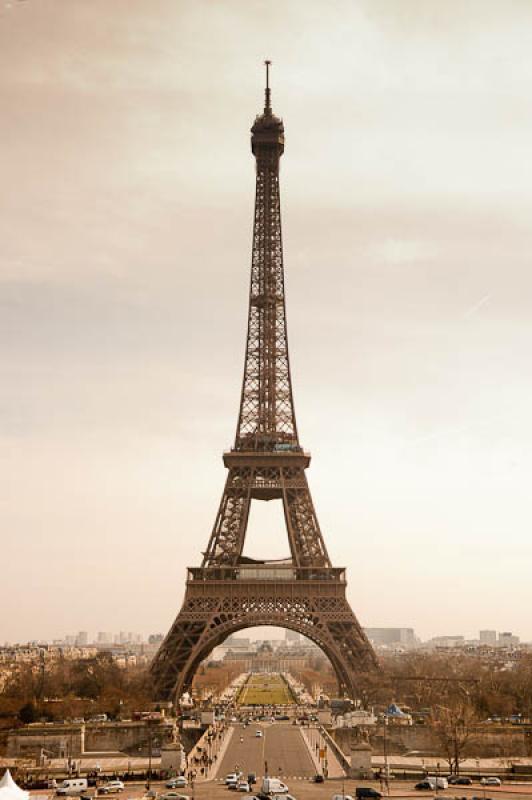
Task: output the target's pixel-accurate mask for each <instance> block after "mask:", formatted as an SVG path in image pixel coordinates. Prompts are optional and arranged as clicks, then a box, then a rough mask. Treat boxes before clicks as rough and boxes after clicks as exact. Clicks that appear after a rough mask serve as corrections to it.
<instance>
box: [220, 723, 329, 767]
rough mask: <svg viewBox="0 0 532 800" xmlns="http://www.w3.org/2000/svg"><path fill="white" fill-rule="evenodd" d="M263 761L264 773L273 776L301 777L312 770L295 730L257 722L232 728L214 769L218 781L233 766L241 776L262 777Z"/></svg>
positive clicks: (288, 726)
mask: <svg viewBox="0 0 532 800" xmlns="http://www.w3.org/2000/svg"><path fill="white" fill-rule="evenodd" d="M258 730H260V731H262V738H260V739H259V738H257V737H256V736H255V733H256V731H258ZM241 738H242V739H243V741H240V739H241ZM265 762H267V763H268V774H269V775H275V776H276V777H281V776H284V777H287V778H288V777H298V778H305V777H311V776H312V775H314V773H315V771H316V770H315V768H314V764H313V762H312V759H311V757H310V754H309V751H308V748H307V745H306V744H305V742H304V741H303V737H302V736H301V731H300V730H299V728H298V727H295V726H294V725H291V724H290V723H285V722H274V723H272V724H263V723H259V724H258V725H248V727H247V728H242V726H237V727H236V729H235V731H234V733H233V736H232V739H231V741H230V743H229V746H228V748H227V750H226V752H225V755H224V757H223V760H222V763H221V764H220V767H219V769H218V778H224V777H225V776H226V775H227V774H228V773H229V772H234V770H235V768H236V767H237V765H238V769H241V770H242V772H243V773H244V774H245V775H247V774H248V773H249V772H255V773H256V774H257V775H264V772H265V769H264V763H265Z"/></svg>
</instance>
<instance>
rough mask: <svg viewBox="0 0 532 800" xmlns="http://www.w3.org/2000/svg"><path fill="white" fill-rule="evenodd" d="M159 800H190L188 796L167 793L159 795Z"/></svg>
mask: <svg viewBox="0 0 532 800" xmlns="http://www.w3.org/2000/svg"><path fill="white" fill-rule="evenodd" d="M159 800H190V798H189V797H187V795H186V794H179V792H166V793H165V794H160V795H159Z"/></svg>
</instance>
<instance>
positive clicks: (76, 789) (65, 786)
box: [56, 778, 88, 797]
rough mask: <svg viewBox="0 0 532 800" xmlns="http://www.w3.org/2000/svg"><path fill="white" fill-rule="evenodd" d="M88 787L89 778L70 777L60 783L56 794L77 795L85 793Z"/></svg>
mask: <svg viewBox="0 0 532 800" xmlns="http://www.w3.org/2000/svg"><path fill="white" fill-rule="evenodd" d="M87 789H88V784H87V778H68V779H67V780H65V781H63V782H62V783H61V784H59V786H58V788H57V790H56V794H58V795H62V796H63V797H64V796H65V795H69V796H70V795H75V794H83V792H86V791H87Z"/></svg>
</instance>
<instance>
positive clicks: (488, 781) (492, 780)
mask: <svg viewBox="0 0 532 800" xmlns="http://www.w3.org/2000/svg"><path fill="white" fill-rule="evenodd" d="M501 783H502V781H501V779H500V778H497V777H496V776H495V775H488V776H487V777H485V778H481V779H480V785H481V786H500V785H501Z"/></svg>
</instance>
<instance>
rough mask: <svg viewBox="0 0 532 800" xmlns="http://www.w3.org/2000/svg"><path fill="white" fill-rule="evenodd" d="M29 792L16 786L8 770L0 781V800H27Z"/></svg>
mask: <svg viewBox="0 0 532 800" xmlns="http://www.w3.org/2000/svg"><path fill="white" fill-rule="evenodd" d="M29 796H30V795H29V792H25V791H24V789H21V788H20V786H17V784H16V783H15V781H14V780H13V778H12V777H11V773H10V771H9V770H8V769H6V771H5V772H4V774H3V776H2V778H1V779H0V800H29Z"/></svg>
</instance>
